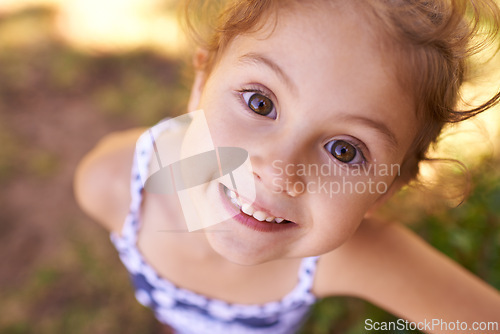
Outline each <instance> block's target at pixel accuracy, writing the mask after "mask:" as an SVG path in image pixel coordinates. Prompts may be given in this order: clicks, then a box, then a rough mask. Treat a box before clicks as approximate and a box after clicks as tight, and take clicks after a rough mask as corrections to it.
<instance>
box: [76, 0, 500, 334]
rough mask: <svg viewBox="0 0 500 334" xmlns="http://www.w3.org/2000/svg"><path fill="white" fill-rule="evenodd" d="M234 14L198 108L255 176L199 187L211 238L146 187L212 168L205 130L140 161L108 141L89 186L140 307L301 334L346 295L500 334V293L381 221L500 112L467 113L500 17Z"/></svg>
mask: <svg viewBox="0 0 500 334" xmlns="http://www.w3.org/2000/svg"><path fill="white" fill-rule="evenodd" d="M193 6H194V7H193ZM201 6H202V5H201V4H197V3H196V4H192V5H191V7H189V6H188V7H187V8H188V12H191V10H192V9H193V8H194V9H203V10H205V7H201ZM209 7H210V6H209ZM220 9H221V12H220V13H218V14H217V16H216V17H217V20H216V21H215V22H214V26H213V30H211V31H207V30H204V31H203V32H202V33H200V34H198V37H200V36H201V37H200V38H204V40H202V41H201V42H202V44H200V48H199V50H198V51H197V52H196V55H195V57H194V65H195V68H196V77H195V81H194V85H193V89H192V93H191V97H190V101H189V107H188V108H189V111H194V110H202V111H203V115H204V117H205V119H206V124H207V126H208V129H209V131H210V140H211V141H212V142H213V146H214V147H216V148H222V147H235V148H241V149H243V150H244V151H245V152H247V153H248V159H249V161H250V165H251V167H249V168H246V167H245V168H246V169H244V171H243V172H242V173H240V174H238V179H237V180H236V183H235V182H229V181H227V180H228V179H227V178H225V179H223V178H221V179H216V180H215V181H213V182H208V183H206V184H205V185H201V186H197V187H194V188H196V189H195V190H194V192H195V194H194V195H193V196H195V197H194V198H195V200H193V203H194V208H193V210H195V211H196V213H197V214H198V216H199V217H202V218H203V219H208V220H209V221H211V223H209V224H206V225H205V226H206V227H205V228H203V229H197V230H195V231H192V232H188V229H187V228H186V221H187V220H188V219H187V218H186V219H185V216H186V212H185V210H184V211H183V207H182V200H179V199H178V198H177V197H176V196H175V194H171V193H170V194H158V193H154V192H150V191H147V190H148V189H144V183H145V181H146V180H145V179H144V174H143V173H142V172H141V171H144V170H147V169H150V172H149V176H152V175H153V174H154V172H155V170H153V169H155V168H156V171H157V170H158V164H159V163H160V157H162V158H164V157H167V156H174V157H177V156H189V154H185V153H179V152H181V151H182V152H184V151H185V150H187V151H190V150H191V151H192V153H194V152H195V151H197V152H198V153H200V152H203V151H207V150H208V149H209V148H210V145H206V139H207V138H206V137H205V136H203V135H201V132H200V131H198V130H197V129H198V128H196V127H194V128H193V125H192V124H194V123H195V122H193V123H191V125H186V126H185V125H183V124H184V123H182V122H178V123H176V125H175V126H164V127H163V128H161V129H160V130H158V128H157V129H156V130H155V131H156V132H155V133H154V136H153V132H151V133H149V134H151V135H152V136H153V137H152V138H150V137H148V136H149V134H148V132H146V134H145V136H141V139H140V140H139V141H138V142H137V150H136V141H137V139H138V137H139V135H140V134H141V133H143V132H144V129H140V130H131V131H127V132H123V133H119V134H115V135H113V136H110V137H107V138H105V139H104V140H103V141H102V143H100V144H99V145H98V146H97V147H96V148H95V149H94V150H93V151H92V152H91V153H89V154H88V156H87V157H86V158H85V159H84V160H83V162H82V163H81V165H80V167H79V169H78V172H77V175H76V183H75V185H76V194H77V199H78V201H79V203H80V205H81V206H82V208H83V209H84V210H85V211H86V212H88V214H89V215H90V216H91V217H93V218H95V219H96V220H97V221H99V222H101V223H102V224H103V225H104V226H105V227H107V228H108V229H109V230H110V231H111V233H112V240H113V242H114V244H115V245H116V247H117V249H118V251H119V253H120V257H121V259H122V261H123V262H124V264H125V266H126V267H127V269H128V271H129V272H130V274H131V278H132V280H133V284H134V286H135V290H136V297H137V299H138V301H139V302H141V303H142V304H144V305H147V306H149V307H151V308H152V309H153V311H154V312H155V314H156V316H157V318H158V320H159V321H161V322H163V323H165V324H167V325H169V326H171V327H172V328H173V330H174V331H175V332H176V333H273V334H274V333H294V332H295V331H296V330H297V329H298V328H299V327H300V325H301V323H302V322H303V319H304V317H305V316H306V314H307V312H308V309H309V307H310V306H311V305H312V304H313V303H314V302H315V301H316V300H317V299H318V298H323V297H327V296H338V295H349V296H356V297H359V298H363V299H366V300H368V301H370V302H372V303H374V304H376V305H379V306H380V307H382V308H384V309H386V310H388V311H389V312H392V313H393V314H395V315H397V316H399V317H401V318H404V319H407V320H409V321H413V322H415V323H416V324H417V325H418V328H419V329H421V330H422V331H424V332H429V333H450V332H467V333H469V332H470V333H474V332H475V333H478V332H480V331H481V332H482V333H485V332H490V333H498V332H499V327H498V326H499V324H500V295H499V293H498V292H497V291H496V290H495V289H493V288H491V287H490V286H488V285H486V284H485V283H483V282H481V281H480V280H479V279H478V278H476V277H474V276H473V275H471V274H470V273H468V272H467V271H465V270H464V269H462V268H460V267H459V266H458V265H456V264H455V263H453V262H452V261H450V260H449V259H448V258H446V257H445V256H443V255H442V254H440V253H438V252H437V251H435V250H434V249H432V248H431V247H430V246H428V245H427V244H426V243H425V242H423V241H422V240H421V239H420V238H419V237H417V236H416V235H414V234H413V233H411V232H410V231H409V230H408V229H407V228H405V227H404V226H401V225H399V224H397V223H392V222H391V223H386V222H382V221H378V220H376V219H374V218H371V213H373V212H374V211H375V210H376V208H377V207H379V206H380V205H381V204H382V203H384V202H385V201H387V200H388V199H389V198H390V196H391V195H392V194H394V193H395V192H396V191H398V190H399V189H400V188H401V187H402V186H403V185H405V184H407V183H408V182H409V181H410V180H412V179H413V178H414V177H415V176H416V175H417V173H418V163H419V161H421V160H422V159H425V157H426V151H427V148H428V147H429V145H430V144H431V143H433V142H434V141H435V140H436V138H437V136H438V134H439V133H440V131H441V129H442V128H443V126H444V125H445V124H446V123H449V122H457V121H460V120H463V119H466V118H469V117H471V116H474V115H475V114H477V113H479V112H482V111H483V110H486V109H488V108H489V107H491V106H493V105H494V104H495V103H496V102H498V100H499V99H500V95H499V94H497V95H496V96H494V97H493V98H492V99H491V100H489V101H488V102H486V103H485V104H483V105H481V106H479V107H477V108H474V109H471V110H468V111H458V110H457V108H458V107H457V105H458V102H459V90H460V88H461V86H462V84H463V83H464V82H465V80H466V79H467V78H469V76H470V74H471V73H470V71H469V69H470V66H469V57H470V56H471V55H472V54H473V53H474V52H475V51H477V49H478V45H479V44H477V43H479V42H478V41H477V40H476V38H478V37H481V36H485V35H486V37H488V36H490V35H494V34H495V33H496V31H497V30H498V25H499V17H500V14H499V10H498V8H497V7H496V5H495V3H494V2H491V1H465V0H464V1H458V0H457V1H444V0H443V1H438V0H431V1H418V0H414V1H403V0H396V1H383V0H380V1H334V0H331V1H328V0H314V1H307V2H306V1H293V0H289V1H285V0H281V1H280V0H246V1H229V2H227V3H224V4H223V5H222V6H221V8H220ZM207 13H208V12H206V11H205V12H204V14H205V15H208V14H207ZM210 15H211V14H210ZM483 19H484V21H485V22H488V24H490V25H489V26H487V27H490V30H488V29H487V28H484V27H485V26H483V25H482V23H483ZM485 40H486V41H487V38H486V39H485ZM473 42H475V43H476V44H473ZM155 136H156V137H155ZM145 138H146V139H145ZM147 138H150V139H151V140H150V139H147ZM135 150H136V153H135V154H134V151H135ZM160 151H161V152H160ZM219 153H220V152H219ZM219 159H220V157H219ZM153 165H155V166H156V167H152V166H153ZM325 166H327V167H325ZM395 166H397V168H396V169H394V167H395ZM160 167H161V165H160ZM199 167H200V170H201V168H202V167H203V166H199ZM130 179H132V181H131V182H130ZM207 181H210V180H207ZM233 181H234V180H233ZM236 185H237V186H236ZM252 190H254V195H255V196H251V195H250V194H252ZM224 214H229V217H230V218H229V219H225V220H223V221H217V219H218V217H221V215H222V216H223V215H224ZM402 323H403V322H400V323H398V324H399V325H401V324H402ZM480 324H483V326H482V327H481V328H480V327H479V325H480ZM484 324H489V325H488V326H489V327H485V325H484ZM369 325H370V324H367V326H368V327H365V329H366V330H371V329H377V327H376V324H375V325H374V324H371V325H372V327H370V326H369ZM464 326H465V327H464ZM400 329H401V328H400Z"/></svg>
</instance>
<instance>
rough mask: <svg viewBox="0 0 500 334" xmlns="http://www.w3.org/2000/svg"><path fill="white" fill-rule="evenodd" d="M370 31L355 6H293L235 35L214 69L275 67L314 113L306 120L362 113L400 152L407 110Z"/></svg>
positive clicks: (409, 121)
mask: <svg viewBox="0 0 500 334" xmlns="http://www.w3.org/2000/svg"><path fill="white" fill-rule="evenodd" d="M271 18H274V17H273V16H271ZM376 31H377V29H374V24H373V23H372V22H368V20H367V16H365V15H362V14H361V13H360V12H359V11H358V8H355V6H350V5H345V4H344V5H335V6H331V5H328V4H326V3H325V4H324V5H321V6H319V5H317V6H302V5H297V6H294V7H291V8H286V9H281V10H279V12H278V13H277V15H276V18H275V20H274V19H270V20H269V21H268V22H267V23H266V24H265V25H264V27H263V28H262V29H259V30H258V31H257V32H252V33H248V34H242V35H238V36H237V37H235V39H234V40H233V41H232V42H231V43H230V44H229V45H228V47H227V49H226V50H225V52H224V53H223V54H222V55H221V58H220V60H219V63H218V65H216V66H215V68H214V70H217V68H218V67H224V66H220V65H222V64H228V63H229V64H231V65H232V68H233V70H234V69H242V70H245V71H248V70H249V69H252V66H253V67H255V68H258V67H259V66H260V67H267V68H268V69H269V68H271V70H272V67H273V66H274V65H277V66H274V67H275V71H274V72H275V74H277V75H278V76H281V78H280V79H282V81H283V82H285V83H286V84H287V85H286V86H288V87H287V89H288V90H289V91H290V92H292V93H293V94H292V96H293V98H294V99H296V105H298V106H300V107H303V108H310V109H311V110H314V111H315V112H314V113H311V114H309V115H310V117H322V118H325V117H328V116H329V115H330V116H336V115H337V114H338V112H340V111H342V112H344V113H349V112H353V113H354V114H356V113H367V114H369V116H370V117H371V118H375V119H376V120H377V121H381V122H384V123H386V124H387V126H388V127H389V128H391V129H394V132H396V137H397V139H398V140H400V141H401V143H402V146H403V147H404V148H405V149H407V148H408V146H409V145H410V141H411V139H412V137H413V136H414V132H415V122H416V117H415V111H414V106H413V103H412V99H411V96H410V94H408V92H405V91H404V90H403V88H402V87H401V86H400V85H399V81H398V75H399V73H397V72H396V68H399V67H396V66H395V65H394V64H395V63H396V62H397V61H398V59H395V56H394V54H392V53H391V52H389V51H387V50H384V47H383V46H382V45H385V44H381V43H380V41H381V37H380V36H379V35H378V34H377V32H376ZM267 60H270V62H268V63H267V64H266V61H267ZM266 65H267V66H266ZM276 69H277V70H276ZM283 79H285V80H283ZM408 134H409V135H408Z"/></svg>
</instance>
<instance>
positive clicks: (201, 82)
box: [188, 49, 208, 112]
mask: <svg viewBox="0 0 500 334" xmlns="http://www.w3.org/2000/svg"><path fill="white" fill-rule="evenodd" d="M207 59H208V52H207V51H206V50H204V49H198V50H196V52H195V54H194V56H193V66H194V68H195V70H196V73H195V77H194V82H193V86H192V88H191V96H190V97H189V103H188V111H189V112H191V111H194V110H196V109H198V106H199V104H200V100H201V95H202V93H203V88H204V87H205V82H206V71H205V64H206V62H207Z"/></svg>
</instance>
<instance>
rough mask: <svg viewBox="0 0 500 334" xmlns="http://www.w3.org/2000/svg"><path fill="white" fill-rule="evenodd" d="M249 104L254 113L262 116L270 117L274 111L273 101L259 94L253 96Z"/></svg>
mask: <svg viewBox="0 0 500 334" xmlns="http://www.w3.org/2000/svg"><path fill="white" fill-rule="evenodd" d="M247 103H248V107H249V108H250V109H252V111H254V112H255V113H257V114H259V115H262V116H267V115H269V114H270V113H271V112H272V111H273V109H274V105H273V101H271V100H270V99H269V98H267V97H265V96H264V95H261V94H257V93H254V94H252V96H250V98H249V99H248V102H247Z"/></svg>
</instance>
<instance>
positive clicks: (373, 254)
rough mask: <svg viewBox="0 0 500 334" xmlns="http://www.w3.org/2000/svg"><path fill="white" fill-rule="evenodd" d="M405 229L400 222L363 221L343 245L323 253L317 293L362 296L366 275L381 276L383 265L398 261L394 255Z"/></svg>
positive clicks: (319, 265)
mask: <svg viewBox="0 0 500 334" xmlns="http://www.w3.org/2000/svg"><path fill="white" fill-rule="evenodd" d="M406 230H407V229H406V228H404V227H402V226H401V225H399V224H397V223H385V222H380V221H376V220H365V221H363V222H362V224H361V225H360V227H359V228H358V230H357V231H356V232H355V234H354V235H353V236H352V237H351V239H349V240H348V241H347V242H346V243H345V244H344V245H342V246H341V247H339V248H338V249H335V250H334V251H332V252H329V253H327V254H324V255H322V256H321V258H320V261H319V263H318V276H317V278H316V284H315V286H316V289H317V293H318V295H319V296H321V297H324V296H328V295H352V296H360V295H363V294H364V291H363V288H364V287H366V286H367V284H366V277H367V276H366V275H369V274H375V273H377V276H376V277H381V275H382V276H383V275H384V274H385V273H386V271H383V272H382V274H381V273H380V270H384V269H383V267H384V266H385V267H389V266H391V265H394V264H395V263H394V261H395V259H394V258H392V257H393V255H394V254H395V253H396V252H397V248H399V247H401V243H405V241H403V239H407V237H408V236H407V235H406V234H407V233H409V232H407V231H406ZM376 279H377V278H376ZM371 282H372V283H373V282H374V280H372V281H371Z"/></svg>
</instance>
